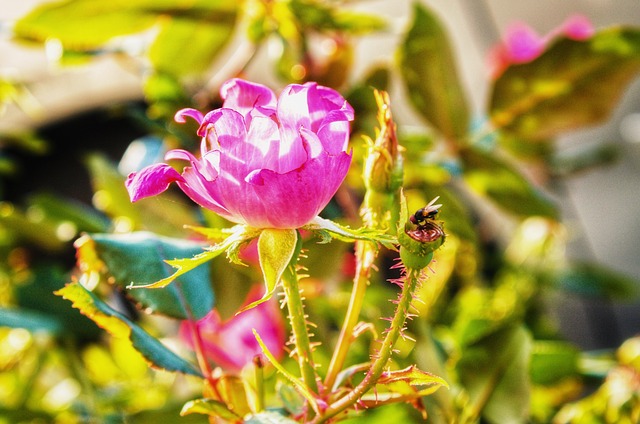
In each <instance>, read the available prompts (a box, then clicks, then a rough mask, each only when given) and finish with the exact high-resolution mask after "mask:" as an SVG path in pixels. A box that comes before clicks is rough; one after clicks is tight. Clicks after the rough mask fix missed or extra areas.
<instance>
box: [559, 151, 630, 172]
mask: <svg viewBox="0 0 640 424" xmlns="http://www.w3.org/2000/svg"><path fill="white" fill-rule="evenodd" d="M620 153H621V149H620V146H619V145H615V144H609V143H607V144H598V145H597V146H585V148H584V149H581V150H580V151H578V152H573V153H560V154H558V155H556V156H554V157H552V158H551V163H550V168H551V170H552V172H553V173H554V175H557V176H560V177H566V176H571V175H574V174H576V173H578V172H581V171H589V170H591V169H593V168H595V167H598V166H604V165H609V164H612V163H613V162H615V161H616V160H617V159H619V157H620Z"/></svg>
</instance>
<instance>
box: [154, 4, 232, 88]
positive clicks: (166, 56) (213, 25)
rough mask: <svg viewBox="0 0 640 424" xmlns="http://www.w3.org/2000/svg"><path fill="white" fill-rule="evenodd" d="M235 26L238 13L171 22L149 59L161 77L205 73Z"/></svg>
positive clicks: (156, 42)
mask: <svg viewBox="0 0 640 424" xmlns="http://www.w3.org/2000/svg"><path fill="white" fill-rule="evenodd" d="M234 23H235V14H228V15H218V14H210V15H209V16H197V18H186V17H174V18H171V19H167V20H165V21H163V26H162V29H161V30H160V33H159V34H158V36H157V37H156V39H155V41H154V43H153V44H152V45H151V49H150V51H149V59H150V60H151V63H152V64H153V67H154V68H155V70H156V72H159V73H161V74H168V75H174V76H191V75H197V74H199V73H202V72H204V71H206V70H207V69H208V68H209V67H210V66H211V62H212V61H213V59H214V58H215V57H216V56H217V55H218V54H219V53H220V52H221V51H222V48H223V47H224V46H225V45H226V44H227V42H228V41H229V39H230V38H231V34H232V32H233V28H234ZM185 46H189V48H185ZM177 58H179V59H178V60H176V59H177Z"/></svg>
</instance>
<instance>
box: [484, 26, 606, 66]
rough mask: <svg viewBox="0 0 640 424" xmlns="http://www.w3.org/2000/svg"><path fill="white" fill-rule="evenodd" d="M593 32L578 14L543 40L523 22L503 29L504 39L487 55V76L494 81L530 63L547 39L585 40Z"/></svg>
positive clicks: (538, 54)
mask: <svg viewBox="0 0 640 424" xmlns="http://www.w3.org/2000/svg"><path fill="white" fill-rule="evenodd" d="M594 33H595V29H594V28H593V25H592V24H591V21H589V19H588V18H587V17H585V16H582V15H573V16H570V17H569V18H567V19H566V20H565V21H564V22H563V23H562V24H561V25H560V26H558V27H557V28H555V29H554V30H552V31H551V32H549V33H548V34H547V35H545V36H544V37H541V36H540V35H538V33H537V32H536V31H535V30H533V29H532V28H531V27H529V26H528V25H527V24H525V23H523V22H514V23H513V24H511V25H509V26H508V27H507V30H506V32H505V36H504V39H503V40H502V42H501V43H500V44H498V45H497V46H495V47H494V48H493V49H492V50H491V51H490V52H489V64H490V67H491V68H492V69H491V75H492V77H493V78H497V77H499V76H500V74H502V72H504V70H505V69H506V68H508V67H509V66H511V65H515V64H520V63H527V62H531V61H532V60H534V59H535V58H537V57H538V56H540V55H541V54H542V52H544V50H545V48H546V47H547V46H548V45H549V43H550V42H551V40H553V39H554V38H555V37H558V36H564V37H567V38H571V39H572V40H579V41H580V40H587V39H589V38H590V37H591V36H592V35H593V34H594Z"/></svg>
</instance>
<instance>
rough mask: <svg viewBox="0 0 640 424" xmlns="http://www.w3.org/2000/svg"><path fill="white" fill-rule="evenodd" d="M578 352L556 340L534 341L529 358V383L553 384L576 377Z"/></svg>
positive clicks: (570, 345)
mask: <svg viewBox="0 0 640 424" xmlns="http://www.w3.org/2000/svg"><path fill="white" fill-rule="evenodd" d="M579 359H580V350H578V349H577V348H576V347H575V346H573V345H572V344H569V343H566V342H562V341H556V340H536V341H534V342H533V354H532V356H531V368H530V369H531V381H532V382H533V383H535V384H545V385H549V384H554V383H557V382H559V381H560V380H562V379H563V378H566V377H572V376H577V375H578V361H579Z"/></svg>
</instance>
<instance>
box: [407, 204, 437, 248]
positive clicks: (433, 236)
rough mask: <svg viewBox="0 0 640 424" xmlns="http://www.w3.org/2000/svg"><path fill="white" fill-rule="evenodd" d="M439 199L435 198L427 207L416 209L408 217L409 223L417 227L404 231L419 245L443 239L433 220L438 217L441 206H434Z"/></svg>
mask: <svg viewBox="0 0 640 424" xmlns="http://www.w3.org/2000/svg"><path fill="white" fill-rule="evenodd" d="M439 198H440V196H438V197H436V198H435V199H433V200H432V201H430V202H429V204H428V205H427V206H425V207H424V208H421V209H418V210H417V211H416V213H414V214H413V215H411V216H410V217H409V220H410V221H411V223H413V224H414V225H417V228H414V229H409V230H405V232H406V233H407V235H408V236H409V237H411V238H412V239H414V240H416V241H418V242H420V243H430V242H433V241H436V240H438V239H439V238H441V237H444V235H445V234H444V230H443V229H442V226H441V225H440V224H439V223H438V222H437V221H435V220H434V218H435V217H436V216H437V215H438V209H439V208H440V206H442V205H440V204H438V205H434V203H435V202H436V201H437V200H438V199H439Z"/></svg>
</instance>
